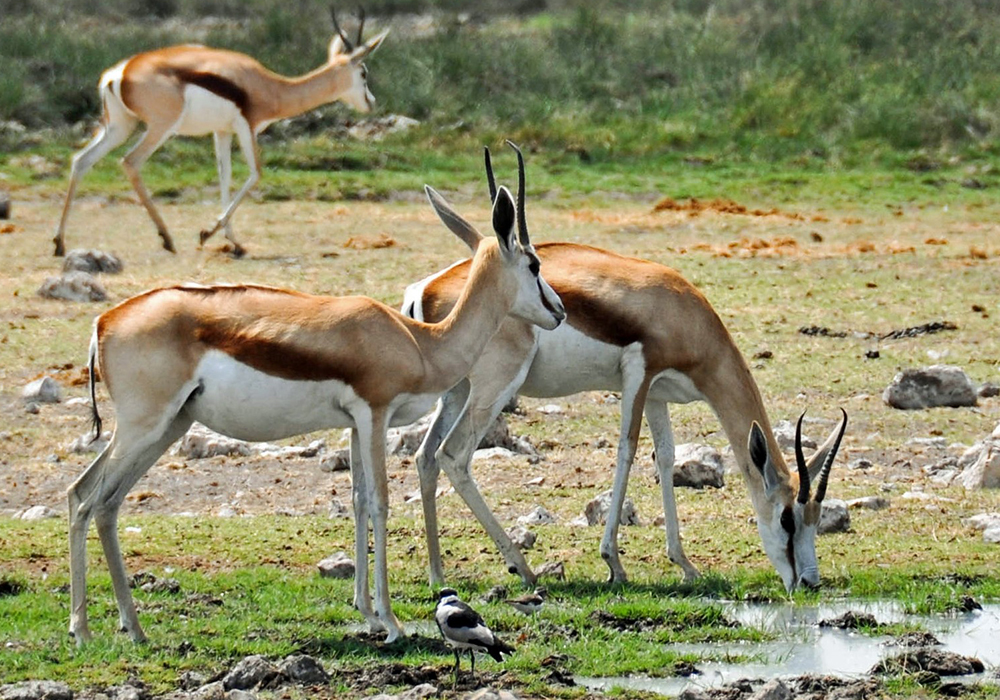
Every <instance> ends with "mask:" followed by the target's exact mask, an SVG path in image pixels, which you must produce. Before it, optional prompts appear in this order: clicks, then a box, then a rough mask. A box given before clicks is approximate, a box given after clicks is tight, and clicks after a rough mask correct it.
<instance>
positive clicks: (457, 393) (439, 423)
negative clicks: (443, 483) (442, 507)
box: [415, 381, 469, 587]
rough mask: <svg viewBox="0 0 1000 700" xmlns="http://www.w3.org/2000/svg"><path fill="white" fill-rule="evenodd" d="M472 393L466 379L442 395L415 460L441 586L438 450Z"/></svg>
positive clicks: (433, 577)
mask: <svg viewBox="0 0 1000 700" xmlns="http://www.w3.org/2000/svg"><path fill="white" fill-rule="evenodd" d="M468 395H469V383H468V382H467V381H462V382H461V383H459V384H458V385H457V386H455V387H454V388H452V389H451V390H450V391H449V392H448V393H446V394H445V395H444V396H442V397H441V400H440V401H439V402H438V406H437V411H436V412H435V413H434V418H433V419H432V421H431V427H430V428H429V429H428V431H427V435H426V436H424V441H423V442H422V443H421V444H420V449H418V450H417V454H416V457H415V461H416V463H417V475H418V476H419V477H420V505H421V507H422V508H423V511H424V533H425V536H426V539H427V559H428V562H429V574H430V584H431V586H433V587H439V586H442V585H443V584H444V566H443V565H442V562H441V542H440V538H439V536H438V520H437V486H438V475H439V474H440V472H441V469H440V467H438V463H437V458H436V456H435V453H436V452H437V450H438V448H439V447H440V446H441V442H442V441H443V440H444V437H445V436H446V435H447V434H448V432H449V431H450V430H451V428H452V426H453V425H454V424H455V421H456V420H457V419H458V416H459V415H460V413H461V411H462V407H463V406H464V405H465V402H466V400H467V399H468Z"/></svg>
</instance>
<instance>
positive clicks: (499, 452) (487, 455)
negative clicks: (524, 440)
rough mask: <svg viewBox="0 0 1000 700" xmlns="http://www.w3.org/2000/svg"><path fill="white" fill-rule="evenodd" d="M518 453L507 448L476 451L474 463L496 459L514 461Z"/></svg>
mask: <svg viewBox="0 0 1000 700" xmlns="http://www.w3.org/2000/svg"><path fill="white" fill-rule="evenodd" d="M516 457H517V453H515V452H513V451H511V450H508V449H507V448H506V447H487V448H485V449H482V450H476V451H475V452H473V453H472V461H473V462H488V461H491V460H494V459H514V458H516Z"/></svg>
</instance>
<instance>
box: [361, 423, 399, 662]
mask: <svg viewBox="0 0 1000 700" xmlns="http://www.w3.org/2000/svg"><path fill="white" fill-rule="evenodd" d="M357 423H358V426H357V429H358V437H359V438H360V440H359V441H360V443H361V460H362V463H363V464H364V471H365V479H366V481H367V486H368V505H369V508H371V516H370V517H371V521H372V539H373V541H374V545H375V609H376V611H377V612H378V616H379V619H380V620H381V622H382V624H383V625H385V627H386V630H387V632H388V633H387V635H386V640H385V641H386V643H392V642H394V641H396V640H397V639H398V638H399V637H400V636H401V635H402V634H403V626H402V625H401V624H400V623H399V620H397V619H396V616H395V615H394V614H393V612H392V602H391V601H390V600H389V562H388V559H387V555H386V546H387V539H388V536H387V521H388V517H389V484H388V478H387V476H386V469H385V433H386V426H387V424H388V416H387V415H386V411H385V410H384V409H376V410H373V411H372V412H371V419H370V421H357Z"/></svg>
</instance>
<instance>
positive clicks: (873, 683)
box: [826, 678, 879, 700]
mask: <svg viewBox="0 0 1000 700" xmlns="http://www.w3.org/2000/svg"><path fill="white" fill-rule="evenodd" d="M878 696H879V683H878V681H877V680H874V679H871V678H868V679H864V680H859V681H854V682H853V683H848V684H847V685H845V686H842V687H840V688H835V689H834V690H832V691H830V692H829V693H828V694H827V695H826V700H869V698H875V697H878Z"/></svg>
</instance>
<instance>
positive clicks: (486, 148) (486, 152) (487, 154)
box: [483, 146, 497, 204]
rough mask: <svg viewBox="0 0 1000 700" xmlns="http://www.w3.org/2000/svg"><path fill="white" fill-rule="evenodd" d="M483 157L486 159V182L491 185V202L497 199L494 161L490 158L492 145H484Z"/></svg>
mask: <svg viewBox="0 0 1000 700" xmlns="http://www.w3.org/2000/svg"><path fill="white" fill-rule="evenodd" d="M483 157H484V158H485V160H486V182H487V184H489V186H490V204H493V203H494V202H495V201H497V181H496V179H495V178H494V177H493V162H492V161H491V160H490V147H489V146H483Z"/></svg>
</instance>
